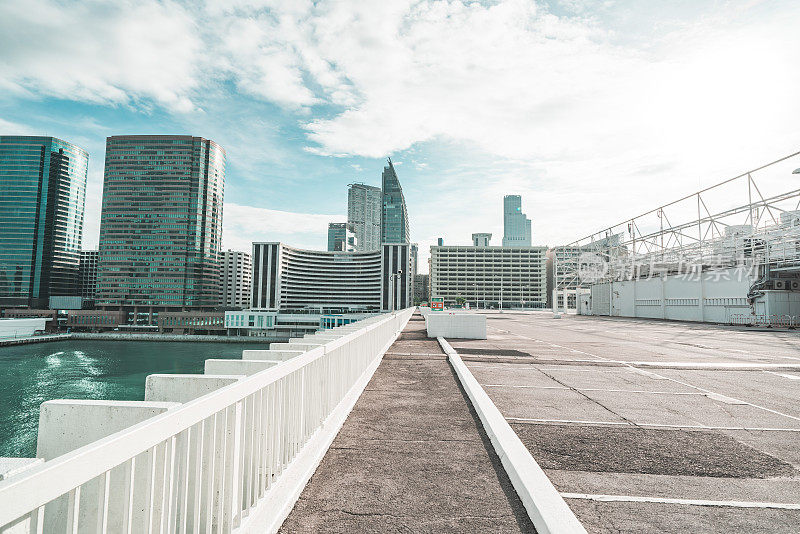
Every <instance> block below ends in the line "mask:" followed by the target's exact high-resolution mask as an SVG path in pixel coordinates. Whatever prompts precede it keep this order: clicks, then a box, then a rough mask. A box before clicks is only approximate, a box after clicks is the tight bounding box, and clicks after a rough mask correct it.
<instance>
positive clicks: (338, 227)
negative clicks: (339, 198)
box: [328, 223, 358, 252]
mask: <svg viewBox="0 0 800 534" xmlns="http://www.w3.org/2000/svg"><path fill="white" fill-rule="evenodd" d="M356 250H358V243H357V239H356V234H355V233H354V232H353V229H352V227H351V226H350V224H349V223H328V251H329V252H335V251H339V252H354V251H356Z"/></svg>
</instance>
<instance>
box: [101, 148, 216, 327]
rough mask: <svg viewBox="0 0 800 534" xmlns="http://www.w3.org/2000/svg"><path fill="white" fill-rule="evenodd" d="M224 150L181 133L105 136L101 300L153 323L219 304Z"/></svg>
mask: <svg viewBox="0 0 800 534" xmlns="http://www.w3.org/2000/svg"><path fill="white" fill-rule="evenodd" d="M224 184H225V151H224V150H223V149H222V147H221V146H219V145H218V144H217V143H215V142H214V141H210V140H208V139H203V138H201V137H191V136H182V135H123V136H113V137H109V138H108V139H107V141H106V166H105V177H104V186H103V210H102V217H101V222H100V247H99V248H100V266H99V272H98V284H97V304H98V305H99V306H102V307H104V308H115V309H125V310H127V311H128V312H129V313H130V314H132V315H129V320H130V321H131V322H134V323H136V324H142V323H145V324H155V316H154V313H157V312H158V311H159V310H164V309H172V310H175V309H188V308H208V307H212V306H215V305H216V304H217V302H218V301H219V254H220V245H221V241H222V198H223V189H224Z"/></svg>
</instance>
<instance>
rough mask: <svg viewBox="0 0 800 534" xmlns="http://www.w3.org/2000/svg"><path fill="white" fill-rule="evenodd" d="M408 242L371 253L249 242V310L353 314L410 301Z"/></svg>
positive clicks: (388, 308)
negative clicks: (250, 252)
mask: <svg viewBox="0 0 800 534" xmlns="http://www.w3.org/2000/svg"><path fill="white" fill-rule="evenodd" d="M409 248H410V246H409V244H408V243H392V244H384V245H382V246H381V248H380V249H378V250H375V251H372V252H329V251H318V250H304V249H298V248H293V247H290V246H287V245H285V244H283V243H253V273H254V276H253V286H252V299H251V309H254V310H270V311H280V312H281V313H295V312H298V313H310V312H314V313H319V314H330V313H353V312H380V311H388V310H399V309H403V308H406V307H408V306H410V305H411V291H412V287H413V283H412V278H411V268H410V267H411V258H410V256H411V254H410V250H409Z"/></svg>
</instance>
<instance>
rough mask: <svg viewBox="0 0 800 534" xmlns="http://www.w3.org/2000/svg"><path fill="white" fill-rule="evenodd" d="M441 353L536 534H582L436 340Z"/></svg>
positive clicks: (485, 398)
mask: <svg viewBox="0 0 800 534" xmlns="http://www.w3.org/2000/svg"><path fill="white" fill-rule="evenodd" d="M439 344H440V345H441V346H442V350H443V351H444V352H445V354H447V358H448V360H449V361H450V365H452V366H453V370H454V371H455V372H456V376H458V380H459V381H460V382H461V386H462V387H463V388H464V391H465V392H466V393H467V396H468V397H469V400H470V403H471V404H472V407H473V408H474V409H475V411H476V412H477V414H478V417H479V418H480V420H481V424H482V425H483V428H484V430H485V431H486V434H487V435H488V436H489V440H490V441H491V442H492V447H493V448H494V450H495V452H496V453H497V456H499V457H500V462H501V463H502V464H503V469H505V471H506V473H507V474H508V478H509V479H511V484H513V486H514V489H515V490H516V491H517V495H519V498H520V500H521V501H522V504H523V505H524V506H525V510H526V511H527V512H528V516H529V517H530V518H531V521H532V522H533V525H534V526H535V527H536V532H537V533H538V534H586V529H585V528H584V527H583V525H582V524H581V522H580V521H578V518H577V517H576V516H575V514H574V513H573V512H572V510H571V509H570V508H569V506H567V503H566V501H564V498H563V497H562V496H561V494H560V493H559V492H558V490H556V488H555V486H553V483H552V482H550V479H549V478H547V475H545V473H544V471H543V470H542V468H541V467H539V464H537V463H536V460H534V458H533V456H532V455H531V453H530V452H529V451H528V449H527V447H525V444H524V443H522V441H521V440H520V439H519V436H517V433H516V432H514V429H513V428H511V425H509V424H508V421H506V419H505V417H503V414H502V413H500V410H498V409H497V406H495V405H494V402H492V399H490V398H489V395H487V394H486V392H485V391H484V390H483V388H482V387H481V385H480V384H479V383H478V381H477V380H476V379H475V377H474V376H472V373H471V372H470V370H469V368H467V366H466V365H465V364H464V362H463V361H462V360H461V357H460V356H459V355H458V353H457V352H456V351H455V350H454V349H453V347H451V346H450V344H449V343H448V342H447V341H446V340H445V339H444V338H441V337H440V338H439Z"/></svg>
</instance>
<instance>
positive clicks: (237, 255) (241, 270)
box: [219, 250, 253, 308]
mask: <svg viewBox="0 0 800 534" xmlns="http://www.w3.org/2000/svg"><path fill="white" fill-rule="evenodd" d="M219 265H220V297H219V304H220V306H224V307H226V308H247V307H248V306H250V291H251V288H252V285H253V262H252V261H251V259H250V254H249V253H248V252H239V251H238V250H225V251H223V252H222V253H221V254H220V261H219Z"/></svg>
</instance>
